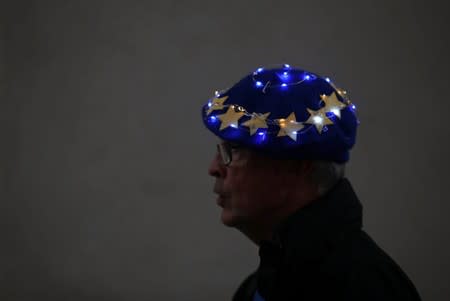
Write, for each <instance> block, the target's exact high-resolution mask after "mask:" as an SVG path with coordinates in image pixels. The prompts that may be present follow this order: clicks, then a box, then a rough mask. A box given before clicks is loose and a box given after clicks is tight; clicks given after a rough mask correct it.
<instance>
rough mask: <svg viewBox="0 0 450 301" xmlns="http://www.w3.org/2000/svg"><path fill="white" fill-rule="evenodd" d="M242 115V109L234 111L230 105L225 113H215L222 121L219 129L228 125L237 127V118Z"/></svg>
mask: <svg viewBox="0 0 450 301" xmlns="http://www.w3.org/2000/svg"><path fill="white" fill-rule="evenodd" d="M244 115H245V113H244V112H242V111H238V112H236V111H235V109H234V106H230V107H229V108H228V110H227V112H226V113H225V114H221V115H217V118H219V119H220V121H222V123H221V124H220V129H219V130H220V131H221V130H223V129H225V128H227V127H229V126H233V127H235V128H237V127H238V124H237V123H238V120H239V118H241V117H242V116H244Z"/></svg>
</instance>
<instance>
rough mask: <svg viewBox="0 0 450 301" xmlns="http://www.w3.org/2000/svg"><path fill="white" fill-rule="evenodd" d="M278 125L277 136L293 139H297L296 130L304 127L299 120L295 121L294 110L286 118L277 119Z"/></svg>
mask: <svg viewBox="0 0 450 301" xmlns="http://www.w3.org/2000/svg"><path fill="white" fill-rule="evenodd" d="M278 125H279V126H280V131H279V132H278V135H277V137H281V136H289V137H291V139H292V140H294V141H297V131H299V130H301V129H302V128H304V127H305V126H304V125H303V124H302V123H301V122H297V121H296V119H295V114H294V112H292V113H291V114H290V115H289V116H288V117H287V118H286V119H278Z"/></svg>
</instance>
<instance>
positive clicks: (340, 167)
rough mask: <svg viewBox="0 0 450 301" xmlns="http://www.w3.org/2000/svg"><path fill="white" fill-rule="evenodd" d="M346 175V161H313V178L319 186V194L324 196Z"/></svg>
mask: <svg viewBox="0 0 450 301" xmlns="http://www.w3.org/2000/svg"><path fill="white" fill-rule="evenodd" d="M344 175H345V163H344V164H339V163H336V162H332V161H320V160H319V161H313V170H312V173H311V180H312V182H313V183H314V184H316V185H317V186H318V190H319V195H320V196H323V195H324V194H326V193H327V192H328V191H329V190H330V189H331V188H333V186H334V185H335V184H336V183H337V182H338V181H339V180H340V179H341V178H343V177H344Z"/></svg>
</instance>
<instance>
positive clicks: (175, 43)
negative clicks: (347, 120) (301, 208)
mask: <svg viewBox="0 0 450 301" xmlns="http://www.w3.org/2000/svg"><path fill="white" fill-rule="evenodd" d="M447 6H448V5H447V2H446V1H389V0H383V1H380V0H378V1H357V0H355V1H332V0H330V1H276V2H275V1H262V0H259V1H168V0H166V1H62V0H60V1H6V2H2V3H1V6H0V11H1V16H0V17H1V21H2V22H1V23H2V24H1V30H0V35H1V39H0V42H1V44H0V89H1V90H0V98H1V102H0V105H1V107H0V116H1V127H0V131H1V142H0V145H1V147H0V156H1V161H0V180H1V182H0V183H1V202H0V204H1V210H0V222H1V228H0V235H1V248H0V254H1V257H0V258H1V260H0V281H1V282H0V289H1V290H0V292H1V295H0V299H1V300H14V301H19V300H20V301H28V300H229V298H230V297H231V295H232V293H233V292H234V290H235V289H236V287H237V285H238V284H239V283H240V282H241V280H242V279H243V278H244V277H245V276H246V275H247V274H248V273H250V272H251V271H252V270H253V269H255V268H256V266H257V264H258V255H257V247H256V246H254V245H252V244H251V243H250V242H249V241H248V240H247V239H246V238H245V237H244V236H243V235H242V234H240V233H239V232H237V231H236V230H233V229H229V228H226V227H224V226H222V225H221V223H220V219H219V216H220V210H219V208H218V207H217V206H216V205H215V196H214V195H213V193H212V184H213V179H211V178H210V177H209V176H208V175H207V166H208V164H209V161H210V159H211V158H212V156H213V154H214V152H215V145H214V144H215V142H216V139H215V138H214V137H213V136H212V135H211V134H209V133H208V132H207V131H206V130H205V129H204V128H203V126H202V123H201V119H200V108H201V106H202V105H203V104H204V103H205V102H206V101H207V99H208V98H210V97H211V96H212V95H213V92H214V90H220V89H224V88H227V87H229V86H230V85H231V84H233V83H234V82H235V81H236V80H238V79H239V78H241V77H242V76H244V75H245V74H247V73H249V72H252V71H253V70H254V69H256V68H257V67H259V66H261V65H263V66H264V65H270V64H278V63H289V64H291V65H293V66H296V67H300V68H305V69H308V70H310V71H314V72H317V73H319V74H322V75H324V76H329V77H331V78H332V79H333V80H334V81H335V82H336V83H337V84H338V85H339V86H341V87H343V88H346V89H347V90H348V91H349V94H350V96H351V99H352V101H353V102H354V103H355V104H356V105H357V109H358V117H359V119H360V121H361V125H360V128H359V132H358V139H357V144H356V147H355V148H354V150H353V152H352V159H351V161H350V163H349V165H348V177H349V178H350V180H351V181H352V183H353V185H354V188H355V190H356V192H357V193H358V195H359V196H360V198H361V201H362V203H363V205H364V213H365V221H364V227H365V229H366V231H367V232H368V233H369V234H370V235H372V237H373V238H374V239H375V240H376V241H377V242H378V243H379V244H380V246H382V247H383V248H384V249H385V250H386V251H387V252H388V253H389V254H390V255H391V256H392V257H393V258H394V259H395V260H396V261H397V262H398V263H399V265H400V266H401V267H402V268H403V269H404V270H405V271H406V272H407V274H408V275H409V276H410V278H411V279H412V280H413V282H414V283H415V284H416V286H417V288H418V290H419V292H420V294H421V295H422V297H423V299H424V300H449V298H450V288H449V286H448V284H449V283H450V256H449V254H450V244H449V237H450V233H449V232H450V227H449V226H450V221H449V218H448V215H449V212H450V205H449V197H448V188H449V187H450V181H449V172H448V170H449V167H450V164H449V163H450V159H449V155H450V143H449V139H450V135H449V134H450V125H449V117H448V116H449V113H448V112H449V109H450V105H449V103H450V98H449V92H448V87H449V84H450V83H449V79H450V75H449V72H448V70H449V67H450V64H449V50H450V47H449V40H450V38H449V28H450V26H449V20H448V18H449V16H450V14H449V13H448V11H449V9H448V7H447Z"/></svg>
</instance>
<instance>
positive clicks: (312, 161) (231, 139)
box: [202, 65, 420, 301]
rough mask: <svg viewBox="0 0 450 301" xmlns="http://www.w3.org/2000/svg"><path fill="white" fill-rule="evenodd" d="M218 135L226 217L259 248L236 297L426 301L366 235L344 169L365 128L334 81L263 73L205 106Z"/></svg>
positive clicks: (291, 71)
mask: <svg viewBox="0 0 450 301" xmlns="http://www.w3.org/2000/svg"><path fill="white" fill-rule="evenodd" d="M202 117H203V122H204V124H205V126H206V127H207V128H208V129H209V130H210V131H211V132H212V133H213V134H215V135H216V136H218V137H219V139H220V140H219V142H218V143H217V146H216V147H217V152H216V155H215V157H214V158H213V160H212V162H211V164H210V166H209V174H210V175H211V176H212V177H214V178H215V180H216V181H215V185H214V192H215V193H216V194H217V196H218V198H217V204H218V205H219V206H220V207H221V208H222V212H221V221H222V223H223V224H224V225H226V226H229V227H235V228H236V229H238V230H239V231H241V232H242V233H243V234H245V235H246V236H247V237H248V238H249V239H250V240H251V241H253V242H254V243H255V244H257V245H258V246H259V256H260V263H259V266H258V269H257V270H256V271H254V272H253V273H252V274H250V275H249V277H248V278H247V279H245V280H244V281H243V282H242V284H241V285H240V287H239V288H238V289H237V291H236V292H235V294H234V297H233V300H234V301H244V300H245V301H247V300H248V301H250V300H265V301H272V300H305V301H306V300H420V297H419V295H418V293H417V290H416V288H415V287H414V285H413V283H412V282H411V281H410V280H409V278H408V277H407V275H406V274H405V273H404V272H403V271H402V270H401V268H400V267H399V266H398V265H397V264H396V263H395V262H394V261H393V260H392V259H391V258H390V257H389V255H387V254H386V253H385V252H384V251H383V250H382V249H381V248H380V247H379V246H378V245H377V244H376V243H375V242H374V241H373V240H372V239H371V238H370V236H369V235H368V234H367V233H366V232H364V231H363V230H362V205H361V203H360V201H359V199H358V197H357V196H356V194H355V192H354V190H353V188H352V186H351V184H350V182H349V180H348V179H347V178H345V163H346V162H347V161H348V160H349V152H350V149H351V148H352V147H353V145H354V144H355V140H356V128H357V126H358V124H359V122H358V120H357V117H356V112H355V106H354V105H353V104H352V102H351V101H350V99H349V98H348V97H347V94H346V92H345V91H344V90H342V89H340V88H338V87H336V86H335V84H334V83H333V81H331V80H330V79H328V78H324V77H321V76H319V75H317V74H314V73H312V72H308V71H305V70H300V69H296V68H292V67H291V66H289V65H282V66H277V67H274V68H267V69H266V68H259V69H258V70H256V71H254V72H253V73H251V74H249V75H247V76H245V77H244V78H243V79H242V80H240V81H239V82H238V83H236V84H235V85H234V86H232V87H231V88H230V89H228V90H226V91H223V92H220V93H219V92H216V95H215V97H213V98H212V99H211V100H210V101H209V102H208V103H207V104H205V106H204V107H203V109H202Z"/></svg>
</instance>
